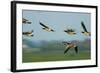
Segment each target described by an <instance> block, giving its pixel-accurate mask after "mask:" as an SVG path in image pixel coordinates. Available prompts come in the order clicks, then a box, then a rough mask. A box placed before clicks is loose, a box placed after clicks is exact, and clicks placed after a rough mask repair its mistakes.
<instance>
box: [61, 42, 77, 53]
mask: <svg viewBox="0 0 100 73" xmlns="http://www.w3.org/2000/svg"><path fill="white" fill-rule="evenodd" d="M63 44H64V45H65V48H66V50H65V51H64V54H65V53H67V52H68V50H69V49H75V52H76V53H78V46H77V45H75V44H73V43H69V42H63Z"/></svg>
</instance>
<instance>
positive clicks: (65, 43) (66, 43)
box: [62, 42, 71, 45]
mask: <svg viewBox="0 0 100 73" xmlns="http://www.w3.org/2000/svg"><path fill="white" fill-rule="evenodd" d="M62 43H63V44H64V45H68V44H71V43H69V42H62Z"/></svg>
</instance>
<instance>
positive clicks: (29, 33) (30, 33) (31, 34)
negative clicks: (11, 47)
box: [22, 30, 33, 37]
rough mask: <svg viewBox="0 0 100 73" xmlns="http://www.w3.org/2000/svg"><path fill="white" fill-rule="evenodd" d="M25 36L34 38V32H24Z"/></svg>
mask: <svg viewBox="0 0 100 73" xmlns="http://www.w3.org/2000/svg"><path fill="white" fill-rule="evenodd" d="M22 34H23V35H26V36H31V37H32V36H33V30H32V31H31V32H23V33H22Z"/></svg>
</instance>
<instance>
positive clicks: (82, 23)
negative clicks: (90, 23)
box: [81, 21, 91, 36]
mask: <svg viewBox="0 0 100 73" xmlns="http://www.w3.org/2000/svg"><path fill="white" fill-rule="evenodd" d="M81 25H82V27H83V30H84V31H82V33H83V34H84V35H86V36H90V35H91V33H90V32H88V31H87V29H86V27H85V25H84V22H83V21H82V22H81Z"/></svg>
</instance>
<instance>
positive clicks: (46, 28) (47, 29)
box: [40, 22, 54, 32]
mask: <svg viewBox="0 0 100 73" xmlns="http://www.w3.org/2000/svg"><path fill="white" fill-rule="evenodd" d="M40 25H41V26H43V28H42V29H43V30H45V31H48V32H54V30H53V29H51V28H49V27H48V26H46V25H44V24H43V23H42V22H40Z"/></svg>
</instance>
